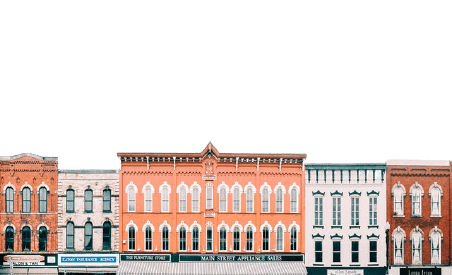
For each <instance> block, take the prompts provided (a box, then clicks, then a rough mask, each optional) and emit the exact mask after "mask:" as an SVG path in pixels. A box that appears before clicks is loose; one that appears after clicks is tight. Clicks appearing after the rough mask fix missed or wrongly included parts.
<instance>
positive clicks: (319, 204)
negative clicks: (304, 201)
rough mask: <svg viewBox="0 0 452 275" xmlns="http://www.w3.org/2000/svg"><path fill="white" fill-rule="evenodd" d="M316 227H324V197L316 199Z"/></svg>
mask: <svg viewBox="0 0 452 275" xmlns="http://www.w3.org/2000/svg"><path fill="white" fill-rule="evenodd" d="M314 225H316V226H323V197H319V196H316V197H314Z"/></svg>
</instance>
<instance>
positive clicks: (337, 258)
mask: <svg viewBox="0 0 452 275" xmlns="http://www.w3.org/2000/svg"><path fill="white" fill-rule="evenodd" d="M333 262H334V263H340V262H341V241H333Z"/></svg>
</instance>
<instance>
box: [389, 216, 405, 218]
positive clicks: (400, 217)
mask: <svg viewBox="0 0 452 275" xmlns="http://www.w3.org/2000/svg"><path fill="white" fill-rule="evenodd" d="M392 217H393V218H405V215H393V216H392Z"/></svg>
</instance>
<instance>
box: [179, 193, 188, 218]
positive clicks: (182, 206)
mask: <svg viewBox="0 0 452 275" xmlns="http://www.w3.org/2000/svg"><path fill="white" fill-rule="evenodd" d="M179 211H180V212H187V189H186V188H185V187H181V188H180V190H179Z"/></svg>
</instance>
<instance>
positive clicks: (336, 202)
mask: <svg viewBox="0 0 452 275" xmlns="http://www.w3.org/2000/svg"><path fill="white" fill-rule="evenodd" d="M340 225H341V198H339V197H334V198H333V226H340Z"/></svg>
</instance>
